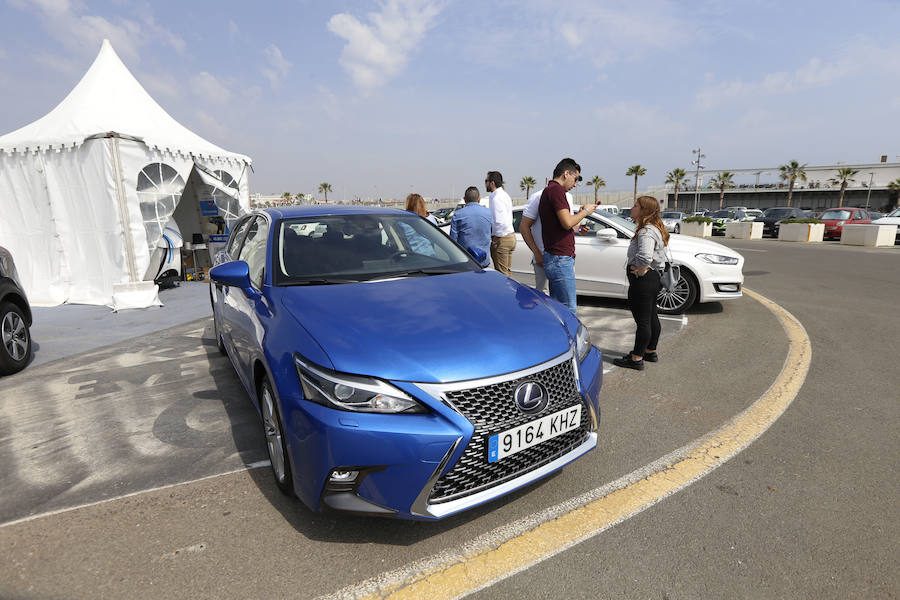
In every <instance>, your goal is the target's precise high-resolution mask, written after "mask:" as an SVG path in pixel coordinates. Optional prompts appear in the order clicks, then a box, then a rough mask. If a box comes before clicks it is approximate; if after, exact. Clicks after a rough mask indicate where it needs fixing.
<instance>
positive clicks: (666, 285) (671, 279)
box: [659, 246, 681, 292]
mask: <svg viewBox="0 0 900 600" xmlns="http://www.w3.org/2000/svg"><path fill="white" fill-rule="evenodd" d="M680 279H681V267H680V266H678V265H676V264H675V263H673V262H672V255H671V254H669V247H668V246H666V266H665V268H664V269H663V271H662V273H660V275H659V283H660V285H661V286H662V288H663V289H664V290H666V291H667V292H674V291H675V286H677V285H678V281H679V280H680Z"/></svg>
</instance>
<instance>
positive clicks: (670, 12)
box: [531, 0, 696, 68]
mask: <svg viewBox="0 0 900 600" xmlns="http://www.w3.org/2000/svg"><path fill="white" fill-rule="evenodd" d="M531 6H532V9H534V10H536V11H537V12H538V13H539V14H540V13H544V15H543V17H542V19H543V20H545V21H551V22H554V23H555V24H556V26H555V27H554V28H553V30H554V31H558V32H559V34H561V35H562V38H563V40H565V42H566V43H567V44H568V46H569V48H570V50H572V51H574V52H575V53H576V55H577V56H580V57H584V58H585V59H587V60H589V61H590V62H591V63H593V64H594V66H595V67H597V68H603V67H606V66H608V65H610V64H613V63H616V62H620V61H628V60H634V59H637V58H640V57H642V56H644V55H645V54H646V53H647V52H649V51H658V50H671V49H672V48H673V47H676V46H680V45H683V44H684V43H686V42H688V41H690V39H691V37H692V32H693V31H694V30H695V29H696V26H695V25H693V24H692V22H691V21H690V20H689V19H687V18H686V17H685V14H684V8H683V6H682V5H680V4H677V3H674V2H671V1H670V0H644V1H643V2H640V3H635V2H632V1H630V0H614V1H605V2H596V0H586V1H585V0H581V1H577V2H572V3H567V4H566V5H565V6H566V9H565V10H564V11H560V10H559V5H557V4H552V5H548V4H546V3H544V2H536V3H534V2H533V3H532V5H531Z"/></svg>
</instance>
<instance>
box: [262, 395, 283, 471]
mask: <svg viewBox="0 0 900 600" xmlns="http://www.w3.org/2000/svg"><path fill="white" fill-rule="evenodd" d="M261 404H262V413H263V415H262V416H263V427H264V428H265V431H266V447H267V448H268V450H269V460H270V461H271V462H272V470H273V471H274V472H275V479H276V480H277V481H278V482H283V481H284V479H285V470H284V444H283V443H282V439H281V426H280V425H279V424H278V416H277V415H276V413H275V399H274V398H273V397H272V391H271V390H270V389H269V386H267V385H264V386H263V388H262V403H261Z"/></svg>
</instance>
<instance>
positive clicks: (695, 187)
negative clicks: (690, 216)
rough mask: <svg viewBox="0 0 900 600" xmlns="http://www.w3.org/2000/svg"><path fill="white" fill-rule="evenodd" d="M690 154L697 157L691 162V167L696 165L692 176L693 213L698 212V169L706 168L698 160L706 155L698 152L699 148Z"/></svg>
mask: <svg viewBox="0 0 900 600" xmlns="http://www.w3.org/2000/svg"><path fill="white" fill-rule="evenodd" d="M691 152H692V153H694V154H696V155H697V159H696V160H692V161H691V164H692V165H697V173H696V175H695V176H694V212H697V211H698V210H700V169H705V168H706V167H704V166H703V165H701V164H700V160H701V159H703V158H706V155H705V154H702V153H701V152H700V148H699V147H698V148H697V149H696V150H691Z"/></svg>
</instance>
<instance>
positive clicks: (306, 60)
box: [0, 0, 900, 200]
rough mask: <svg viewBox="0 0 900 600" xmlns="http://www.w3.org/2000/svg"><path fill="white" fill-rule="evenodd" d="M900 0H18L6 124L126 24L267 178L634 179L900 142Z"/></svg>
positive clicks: (77, 74) (44, 103)
mask: <svg viewBox="0 0 900 600" xmlns="http://www.w3.org/2000/svg"><path fill="white" fill-rule="evenodd" d="M898 34H900V3H898V2H897V1H892V2H886V1H869V0H859V1H857V2H854V3H846V2H841V3H838V2H832V1H830V0H824V1H817V2H806V1H787V2H785V1H783V0H780V1H769V0H756V1H754V0H746V1H742V2H729V1H723V0H696V1H695V2H692V3H685V2H674V1H667V0H642V1H641V2H634V1H633V0H625V1H605V0H571V1H565V0H556V1H549V0H516V1H506V0H495V1H490V2H484V1H474V0H381V1H376V2H362V1H341V0H328V1H306V0H294V1H290V2H288V1H284V2H276V1H266V0H262V1H258V2H232V1H230V0H216V1H215V2H211V1H204V0H191V1H189V2H183V1H182V2H169V1H167V0H154V1H153V2H147V1H131V0H106V1H89V2H88V1H79V0H0V135H2V134H5V133H8V132H10V131H13V130H15V129H18V128H20V127H22V126H24V125H27V124H28V123H30V122H32V121H34V120H35V119H37V118H39V117H41V116H43V115H44V114H46V113H47V112H49V111H50V110H51V109H52V108H53V107H55V106H56V105H57V104H58V103H59V102H60V101H61V100H62V99H63V98H64V97H65V96H66V94H68V92H69V91H70V90H71V89H72V88H73V87H74V86H75V84H76V83H77V82H78V81H79V80H80V78H81V76H82V75H83V74H84V73H85V72H86V71H87V69H88V68H89V67H90V65H91V63H92V62H93V60H94V58H95V57H96V54H97V52H99V50H100V44H101V42H102V40H103V39H104V38H108V39H109V40H110V41H111V43H112V45H113V47H114V48H115V50H116V52H117V53H118V54H119V56H120V57H121V58H122V60H123V61H124V63H125V64H126V66H127V67H128V68H129V69H130V70H131V72H132V73H133V74H134V75H135V77H137V79H138V81H140V82H141V83H142V85H143V86H144V87H145V88H146V89H147V91H148V92H149V93H150V94H151V95H152V96H153V97H154V98H155V99H156V101H157V102H158V103H159V104H160V105H162V107H163V108H165V109H166V110H167V111H168V112H169V113H170V114H171V115H172V116H173V117H174V118H175V119H176V120H178V121H179V122H180V123H182V124H183V125H185V126H186V127H188V128H189V129H191V130H193V131H194V132H196V133H198V134H199V135H201V136H203V137H204V138H206V139H208V140H209V141H211V142H213V143H215V144H217V145H219V146H221V147H223V148H226V149H228V150H231V151H234V152H239V153H241V154H245V155H248V156H250V157H251V158H252V159H253V168H254V173H253V175H252V177H251V180H250V186H251V193H261V194H281V193H283V192H290V193H292V194H297V193H315V192H316V190H317V188H318V186H319V184H320V183H321V182H328V183H330V184H331V186H332V189H333V192H332V193H331V194H330V198H333V199H336V200H341V199H346V200H351V199H353V198H356V197H360V198H373V197H385V198H390V197H405V196H406V194H408V193H410V192H413V191H415V192H418V193H421V194H422V195H423V196H426V197H441V198H451V197H452V198H458V197H460V196H461V195H462V193H463V191H464V190H465V188H466V187H467V186H469V185H476V186H478V187H479V188H480V189H482V191H483V187H484V184H483V180H484V175H485V173H486V172H487V171H488V170H497V171H500V172H501V173H502V174H503V176H504V179H505V180H506V182H507V185H506V187H507V189H508V190H510V192H511V193H512V195H513V196H516V194H519V195H521V192H520V191H519V182H520V181H521V179H522V178H523V177H525V176H531V177H534V178H535V180H537V181H538V182H539V183H540V184H543V182H544V180H545V179H546V178H547V177H550V176H551V175H552V171H553V167H554V166H555V165H556V163H557V162H558V161H559V160H560V159H561V158H563V157H566V156H571V157H573V158H574V159H575V160H576V161H578V162H579V163H580V164H581V166H582V174H583V175H584V176H585V178H586V179H590V178H592V177H593V176H595V175H599V176H601V177H602V178H603V179H604V180H605V181H606V183H607V186H606V188H605V191H619V190H631V188H632V186H633V178H631V177H628V176H626V175H625V172H626V170H627V169H628V167H629V166H631V165H635V164H640V165H641V166H643V167H644V168H645V169H646V170H647V173H646V175H644V176H643V177H641V179H640V187H641V188H645V187H646V186H656V185H662V184H663V183H664V181H665V178H666V173H667V172H668V171H670V170H671V169H673V168H676V167H680V168H684V169H687V170H690V169H691V168H692V167H691V164H690V163H691V160H692V158H693V155H692V153H691V151H692V149H694V148H697V147H700V148H702V151H703V153H704V154H705V155H706V158H705V159H704V163H703V164H704V165H705V166H706V167H707V168H708V169H738V168H756V167H774V166H777V165H780V164H783V163H786V162H788V161H789V160H792V159H796V160H798V161H800V162H801V163H807V164H809V165H825V164H834V163H837V162H843V163H848V164H859V163H870V162H877V161H878V160H879V157H880V156H881V155H888V160H889V161H891V162H894V161H900V158H898V156H900V127H898V125H900V35H898Z"/></svg>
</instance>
